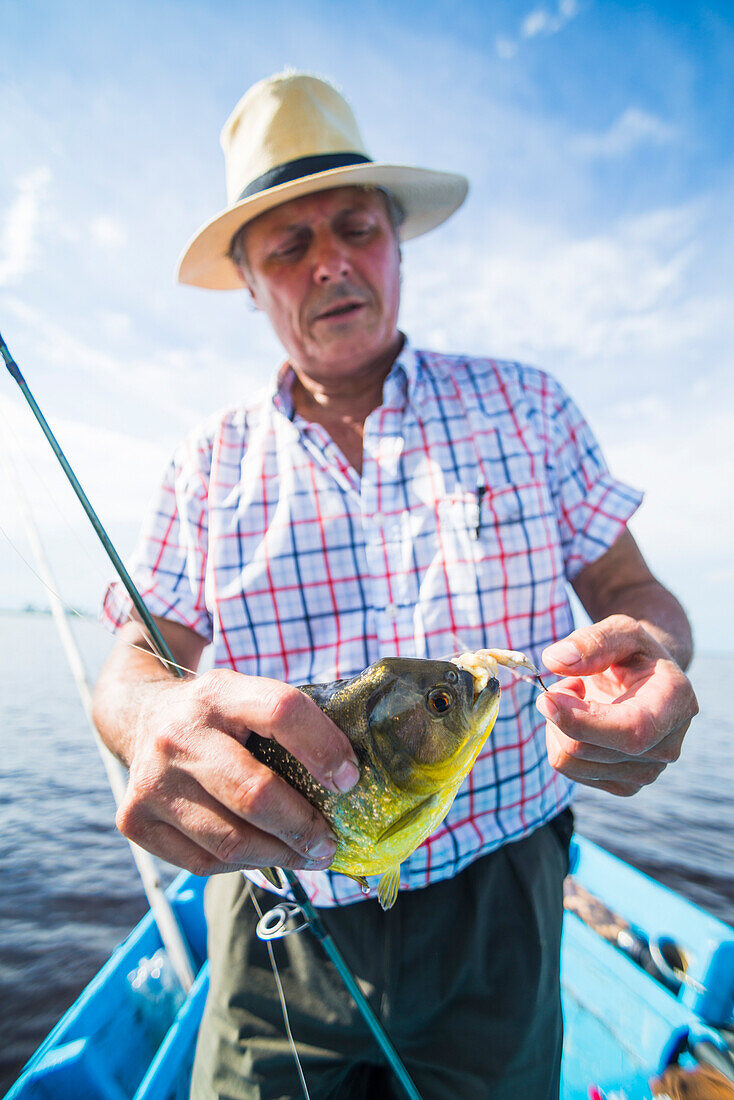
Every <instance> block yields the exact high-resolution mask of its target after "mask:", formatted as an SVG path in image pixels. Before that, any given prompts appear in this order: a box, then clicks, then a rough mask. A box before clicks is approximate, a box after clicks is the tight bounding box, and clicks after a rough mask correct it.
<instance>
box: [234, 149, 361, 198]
mask: <svg viewBox="0 0 734 1100" xmlns="http://www.w3.org/2000/svg"><path fill="white" fill-rule="evenodd" d="M372 163H373V161H372V160H371V158H370V157H365V156H363V155H362V154H361V153H318V154H316V155H315V156H312V157H298V158H297V159H296V160H289V161H286V163H285V164H279V165H277V167H275V168H270V169H269V170H268V171H267V172H263V174H262V175H261V176H258V177H257V179H254V180H253V181H252V183H248V185H247V187H246V188H245V189H244V191H243V192H242V194H241V195H240V197H239V198H238V199H237V202H242V200H243V199H249V198H251V197H252V196H253V195H256V194H257V193H258V192H259V191H268V190H269V189H270V188H271V187H277V186H278V185H279V184H281V183H292V182H293V181H294V180H298V179H303V178H304V177H305V176H313V175H315V174H316V173H317V172H328V170H329V169H330V168H348V167H350V165H353V164H372Z"/></svg>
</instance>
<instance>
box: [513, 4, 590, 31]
mask: <svg viewBox="0 0 734 1100" xmlns="http://www.w3.org/2000/svg"><path fill="white" fill-rule="evenodd" d="M578 12H579V5H578V3H577V2H576V0H560V3H559V5H558V8H557V10H556V11H555V12H552V11H549V10H548V9H547V8H534V9H533V11H531V12H528V14H527V15H526V16H525V18H524V19H523V21H522V23H521V24H520V37H521V38H535V37H536V35H539V34H544V35H547V34H557V33H558V31H560V30H562V29H563V27H565V25H566V23H568V22H569V21H570V20H571V19H573V18H574V17H575V16H576V15H578Z"/></svg>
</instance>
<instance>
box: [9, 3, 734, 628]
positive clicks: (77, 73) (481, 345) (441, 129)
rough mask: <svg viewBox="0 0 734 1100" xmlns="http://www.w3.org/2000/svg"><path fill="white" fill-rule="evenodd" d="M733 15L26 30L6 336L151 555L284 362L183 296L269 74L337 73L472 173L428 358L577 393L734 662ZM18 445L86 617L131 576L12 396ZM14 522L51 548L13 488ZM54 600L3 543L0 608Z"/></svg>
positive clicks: (420, 305) (12, 12)
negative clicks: (182, 484)
mask: <svg viewBox="0 0 734 1100" xmlns="http://www.w3.org/2000/svg"><path fill="white" fill-rule="evenodd" d="M728 8H729V9H730V5H729V4H724V3H720V4H708V5H705V6H704V5H699V4H695V3H690V4H663V3H649V4H621V3H606V2H601V0H596V2H594V0H561V2H560V3H558V2H557V0H554V2H552V3H550V2H548V3H545V2H540V3H533V0H528V2H504V3H502V2H499V3H492V4H486V3H474V2H467V3H462V4H455V3H430V2H424V3H421V4H420V5H418V4H413V3H404V4H397V5H396V4H391V3H387V2H385V0H380V2H372V3H365V4H361V5H359V7H353V8H352V7H347V6H346V5H344V4H343V3H332V2H328V3H327V2H321V0H312V2H311V3H310V4H308V5H304V4H302V3H292V2H286V0H274V2H269V3H268V4H267V5H255V4H249V3H248V4H244V3H225V2H220V3H209V4H204V3H199V2H188V3H186V2H184V3H181V2H178V3H175V4H174V3H155V4H151V3H134V2H125V3H120V2H117V0H111V2H108V3H106V4H104V5H92V4H90V3H83V2H82V3H75V4H71V3H68V4H64V3H55V4H52V3H35V2H33V0H25V2H23V3H19V2H16V0H5V2H4V4H3V5H2V6H1V7H0V41H2V43H3V49H2V55H1V57H0V165H1V166H2V170H1V171H0V331H2V333H3V335H4V336H5V338H6V340H7V341H8V343H9V345H10V347H11V349H12V350H13V352H14V354H15V356H16V358H17V360H18V362H19V363H20V365H21V367H22V369H23V370H24V372H25V374H26V377H27V379H28V381H29V383H30V385H31V387H32V389H33V390H34V391H35V393H36V396H37V398H38V400H39V402H40V403H41V405H42V407H43V408H44V409H45V411H46V413H47V415H48V417H49V419H50V420H51V421H52V423H53V424H54V426H55V427H56V429H57V432H58V435H59V437H60V438H61V440H62V442H63V444H64V446H65V447H66V449H67V452H68V454H69V457H70V459H71V460H72V462H73V464H74V465H75V466H76V468H77V471H78V473H79V474H80V477H81V479H82V481H83V482H84V484H85V485H86V487H87V490H88V492H89V493H90V496H91V497H92V498H93V500H94V502H95V504H96V506H97V508H98V510H99V512H100V514H101V515H102V518H103V519H104V521H105V522H106V523H107V524H108V525H109V528H110V531H111V533H112V535H113V537H114V538H115V540H116V541H117V542H118V544H119V546H120V548H121V549H122V550H123V551H129V550H130V548H131V546H132V543H133V540H134V536H135V530H136V527H137V523H138V518H139V516H140V514H141V512H142V510H143V509H144V507H145V504H146V502H147V500H148V497H149V495H150V493H151V491H152V487H153V485H154V483H155V481H156V479H157V477H158V476H159V473H160V470H161V469H162V466H163V464H164V462H165V460H166V457H167V455H168V454H169V452H170V450H171V448H172V447H173V445H174V444H175V442H176V441H177V439H178V438H180V436H181V435H182V434H183V433H184V432H185V431H186V430H187V429H188V428H189V427H190V426H191V425H192V424H193V423H195V422H196V421H197V420H198V419H200V418H201V416H202V414H203V413H205V412H207V411H209V410H212V409H215V408H217V407H219V406H221V405H223V404H226V403H230V402H234V401H237V400H238V399H239V398H240V397H241V396H242V395H243V394H248V393H250V392H251V391H252V389H253V386H255V385H257V384H259V383H260V382H261V381H263V380H264V379H265V378H266V377H267V375H268V373H269V372H270V370H271V369H272V367H273V366H274V365H275V364H276V363H277V362H278V360H279V349H278V346H277V344H276V342H275V340H274V338H273V337H272V335H271V334H270V333H269V331H268V329H267V322H266V321H264V320H263V318H262V317H260V316H257V315H255V314H254V313H252V312H251V311H250V310H248V308H247V302H246V300H245V297H244V295H243V294H239V293H224V294H212V293H209V292H204V291H197V290H195V289H192V288H182V287H177V286H176V285H175V284H174V282H173V269H174V266H175V261H176V258H177V256H178V253H179V251H180V249H181V248H182V246H183V244H184V243H185V242H186V240H187V239H188V238H189V237H190V235H191V234H192V232H194V231H195V230H196V229H197V227H198V226H199V225H200V224H201V223H202V222H204V221H205V220H207V219H208V218H209V217H210V216H211V215H212V214H214V213H216V211H217V210H218V209H220V208H221V207H223V206H224V205H225V198H224V174H223V162H222V157H221V152H220V149H219V144H218V135H219V130H220V128H221V126H222V124H223V123H224V121H225V119H226V118H227V116H228V114H229V112H230V110H231V108H232V107H233V106H234V104H235V102H236V101H237V100H238V98H239V97H240V95H241V94H242V93H243V92H244V90H245V89H246V88H247V87H248V86H249V85H250V84H251V83H253V82H254V81H255V80H258V79H260V78H261V77H263V76H267V75H268V74H270V73H272V72H275V71H278V70H281V69H282V68H283V67H285V66H287V65H289V66H294V67H297V68H304V69H308V70H309V71H312V72H316V73H319V74H322V75H325V76H327V77H329V78H331V79H332V80H333V81H334V82H335V83H336V84H337V85H338V86H340V87H341V88H342V90H343V91H344V93H345V94H346V95H347V97H348V98H349V99H350V101H351V103H352V105H353V106H354V108H355V111H356V113H357V116H358V118H359V120H360V124H361V126H362V130H363V134H364V137H365V141H366V143H367V146H368V148H369V149H370V151H371V152H372V154H373V156H374V157H375V159H380V160H385V161H392V162H396V163H406V164H418V165H421V166H424V167H436V168H446V169H449V170H453V171H460V172H463V173H465V174H466V175H467V176H468V177H469V180H470V184H471V191H470V195H469V199H468V200H467V202H466V204H465V205H464V207H463V208H462V209H461V210H460V211H459V212H458V213H457V214H456V215H455V216H454V218H452V219H451V220H450V221H449V222H448V223H446V224H445V225H444V226H443V227H441V228H440V229H438V230H436V231H434V232H433V233H430V234H427V235H426V236H425V237H424V238H421V239H419V240H417V241H414V242H409V243H408V244H407V245H406V246H405V249H404V297H403V308H402V315H401V319H402V324H403V327H404V328H405V330H406V331H407V332H408V333H409V335H410V337H411V339H412V340H413V342H414V343H416V344H418V345H421V344H423V345H424V346H431V345H432V346H434V347H439V348H442V349H447V350H452V351H466V352H476V353H480V354H491V355H495V356H498V357H504V358H519V359H522V360H524V361H527V362H531V363H533V364H534V365H536V366H540V367H542V368H544V369H547V370H549V371H551V372H552V373H554V374H555V375H556V376H557V377H558V378H559V379H560V380H561V382H562V383H563V384H564V385H565V386H566V387H567V388H568V389H569V391H570V392H571V393H572V395H573V396H574V398H575V399H576V400H577V402H578V403H579V404H580V405H581V407H582V409H583V410H584V412H585V414H586V415H587V417H588V419H589V421H590V422H591V424H592V427H593V428H594V430H595V432H596V434H597V436H598V438H599V439H600V441H601V443H602V446H603V449H604V451H605V453H606V455H607V459H608V461H609V463H610V465H611V467H612V469H613V470H614V472H615V473H617V474H618V475H619V476H620V477H622V478H625V479H626V480H628V481H630V482H631V483H632V484H634V485H635V486H638V487H640V488H642V489H644V490H645V491H646V498H645V503H644V505H643V507H642V509H641V510H640V512H639V513H638V515H637V517H635V519H634V520H633V523H632V529H633V532H634V533H635V535H636V537H637V538H638V541H639V542H640V544H641V546H642V548H643V551H644V552H645V553H646V555H647V557H648V559H649V562H650V564H651V567H652V569H653V571H654V572H656V573H657V574H658V576H660V578H661V579H662V580H663V581H664V582H665V583H667V584H668V585H670V586H671V587H672V588H673V589H674V590H675V591H676V592H677V594H678V595H679V596H680V598H681V599H682V601H683V602H684V604H685V605H686V607H687V609H688V610H689V612H690V614H691V616H692V619H693V622H694V627H695V630H696V635H697V638H698V642H699V645H700V647H701V648H702V649H732V648H734V645H733V644H732V628H731V619H732V611H734V600H733V599H732V596H731V591H732V587H733V586H734V565H733V562H732V545H734V492H733V491H732V487H731V486H732V471H733V470H734V386H733V385H732V381H731V379H732V376H733V374H734V362H733V361H732V360H733V359H734V355H733V353H732V348H733V347H734V302H733V301H732V291H731V287H732V285H734V260H733V258H732V257H734V227H733V224H732V215H731V211H732V209H734V157H733V150H732V137H731V135H732V132H733V131H734V118H732V113H733V112H732V103H734V87H733V85H734V76H733V74H734V21H733V18H732V17H731V16H730V15H728V14H727V9H728ZM0 423H1V424H2V431H3V435H4V437H5V438H7V439H8V440H9V442H10V446H11V449H12V451H13V452H14V453H15V455H16V462H17V465H18V467H19V469H20V471H21V473H22V477H23V481H24V483H25V484H26V486H27V489H28V492H29V495H30V498H31V502H32V504H33V506H34V508H35V511H36V516H37V522H38V524H39V526H40V528H41V531H42V535H43V538H44V541H45V543H46V545H47V548H48V550H49V552H50V554H51V557H52V559H53V562H54V566H55V569H56V572H57V574H58V576H59V583H60V585H61V587H62V588H63V591H64V594H65V596H66V598H67V599H69V600H70V601H72V602H77V603H79V604H81V605H82V606H84V607H85V608H91V607H93V606H94V605H95V604H96V601H97V598H98V594H99V591H100V589H101V588H102V586H103V584H104V578H105V576H106V574H107V568H106V566H105V564H104V560H103V558H102V555H101V552H100V551H98V549H97V547H96V546H95V544H94V541H93V538H92V535H91V533H89V532H88V531H87V528H86V526H85V524H84V521H83V520H82V519H81V517H80V516H79V510H78V506H77V505H76V503H75V501H74V500H73V499H72V498H71V495H70V494H69V493H68V492H67V490H66V489H65V487H64V485H63V483H62V481H61V479H60V475H59V474H58V473H57V471H56V470H55V469H54V467H53V465H52V463H51V461H50V459H49V458H48V456H47V455H46V453H45V451H44V447H43V444H42V441H41V439H40V433H39V432H38V429H37V428H36V427H35V425H34V424H33V423H32V422H31V421H30V418H29V414H27V413H26V411H25V409H24V407H22V405H21V403H20V401H19V397H18V395H17V393H16V392H14V390H13V385H12V382H11V381H10V379H9V377H6V378H5V381H2V380H0ZM0 524H1V525H2V527H3V528H4V529H5V530H6V531H7V532H8V534H10V535H11V537H12V538H13V540H14V541H15V542H17V544H18V545H19V546H20V548H21V549H23V548H24V547H25V545H26V544H25V542H24V535H23V531H22V526H21V522H20V518H19V516H18V510H17V505H16V504H15V501H14V499H13V498H12V496H11V494H10V493H9V491H8V487H7V485H5V484H4V483H0ZM27 600H32V601H34V602H38V603H40V602H42V600H43V593H42V590H40V588H39V585H38V582H37V581H36V580H35V578H34V577H33V576H32V575H31V574H30V573H29V571H28V570H27V568H26V567H25V566H24V565H23V563H22V562H20V561H19V559H18V558H17V557H16V556H15V555H14V554H13V552H12V551H11V550H10V548H9V547H8V546H7V544H6V543H5V542H4V540H3V539H1V538H0V606H9V605H11V606H17V605H18V604H22V603H25V602H26V601H27Z"/></svg>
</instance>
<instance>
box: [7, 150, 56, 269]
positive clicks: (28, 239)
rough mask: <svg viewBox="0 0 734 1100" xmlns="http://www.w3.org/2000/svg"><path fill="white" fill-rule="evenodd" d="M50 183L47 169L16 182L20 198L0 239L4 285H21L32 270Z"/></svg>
mask: <svg viewBox="0 0 734 1100" xmlns="http://www.w3.org/2000/svg"><path fill="white" fill-rule="evenodd" d="M50 181H51V173H50V171H49V169H48V168H46V167H39V168H36V169H34V171H32V172H29V173H27V174H26V175H24V176H21V177H20V178H19V179H18V180H16V183H15V187H16V191H17V196H16V198H15V199H14V200H13V202H12V203H11V205H10V207H9V209H8V211H7V213H6V215H5V220H4V225H3V228H2V235H1V236H0V286H9V285H10V284H12V283H17V282H18V281H19V280H20V279H22V278H23V276H24V275H27V274H28V272H29V271H30V270H31V267H32V262H33V255H34V251H35V236H36V230H37V228H38V222H39V217H40V207H41V203H42V201H43V198H44V195H45V192H46V189H47V187H48V184H49V183H50Z"/></svg>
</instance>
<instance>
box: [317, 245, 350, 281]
mask: <svg viewBox="0 0 734 1100" xmlns="http://www.w3.org/2000/svg"><path fill="white" fill-rule="evenodd" d="M351 270H352V269H351V265H350V263H349V258H348V256H347V251H346V248H345V246H344V245H343V244H342V243H341V241H338V240H334V239H333V238H331V239H328V240H323V241H320V242H318V243H317V244H316V256H315V262H314V271H313V277H314V281H315V282H316V283H318V284H319V285H321V286H323V285H325V284H326V283H330V282H335V281H336V282H339V281H340V280H341V279H344V278H345V277H346V276H347V275H349V273H350V272H351Z"/></svg>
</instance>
